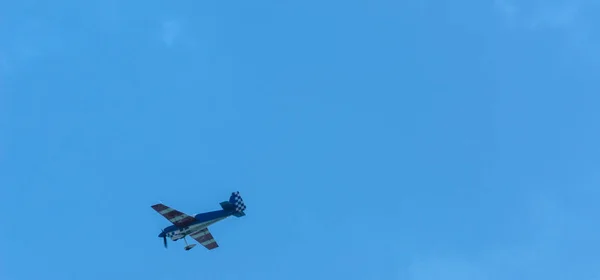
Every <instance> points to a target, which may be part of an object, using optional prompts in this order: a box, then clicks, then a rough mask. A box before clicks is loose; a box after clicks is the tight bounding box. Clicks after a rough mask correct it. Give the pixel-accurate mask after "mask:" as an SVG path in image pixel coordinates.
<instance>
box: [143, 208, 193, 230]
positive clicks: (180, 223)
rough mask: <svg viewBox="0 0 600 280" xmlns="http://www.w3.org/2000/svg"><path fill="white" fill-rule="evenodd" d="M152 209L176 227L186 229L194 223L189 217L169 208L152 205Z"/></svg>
mask: <svg viewBox="0 0 600 280" xmlns="http://www.w3.org/2000/svg"><path fill="white" fill-rule="evenodd" d="M152 209H154V210H155V211H156V212H158V214H161V215H162V216H163V217H165V218H166V219H167V220H169V221H170V222H171V223H173V224H174V225H175V226H177V227H180V228H182V227H186V226H189V225H190V224H191V223H193V222H195V221H196V219H195V218H194V217H192V216H190V215H187V214H185V213H182V212H180V211H177V210H175V209H173V208H171V207H169V206H166V205H164V204H162V203H159V204H155V205H152Z"/></svg>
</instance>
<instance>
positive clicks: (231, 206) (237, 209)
mask: <svg viewBox="0 0 600 280" xmlns="http://www.w3.org/2000/svg"><path fill="white" fill-rule="evenodd" d="M221 207H222V208H223V210H233V211H234V212H233V215H234V216H236V217H242V216H245V215H246V213H244V211H245V210H246V204H244V200H243V199H242V196H241V195H240V192H233V193H231V196H230V197H229V201H223V202H221Z"/></svg>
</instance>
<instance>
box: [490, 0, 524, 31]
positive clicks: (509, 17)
mask: <svg viewBox="0 0 600 280" xmlns="http://www.w3.org/2000/svg"><path fill="white" fill-rule="evenodd" d="M509 1H510V0H494V8H495V9H496V10H497V11H498V12H499V13H500V14H501V15H502V16H503V17H504V19H505V20H506V21H507V23H508V24H511V25H512V24H514V23H515V20H516V19H517V16H518V13H519V8H518V7H517V6H516V5H515V4H513V3H512V2H509Z"/></svg>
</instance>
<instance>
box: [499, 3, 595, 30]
mask: <svg viewBox="0 0 600 280" xmlns="http://www.w3.org/2000/svg"><path fill="white" fill-rule="evenodd" d="M493 4H494V8H495V10H496V11H497V12H498V13H499V14H500V15H501V16H502V17H503V18H504V20H505V21H506V22H507V23H509V24H511V25H512V24H516V25H518V26H520V27H522V28H526V29H529V30H538V29H544V28H557V29H562V28H569V27H573V26H576V25H577V24H578V23H580V20H579V19H580V18H581V17H582V14H581V13H580V11H581V9H582V6H584V5H585V3H583V2H579V1H569V0H560V1H549V0H546V1H517V0H494V2H493Z"/></svg>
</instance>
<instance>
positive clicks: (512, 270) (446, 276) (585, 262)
mask: <svg viewBox="0 0 600 280" xmlns="http://www.w3.org/2000/svg"><path fill="white" fill-rule="evenodd" d="M566 205H567V203H563V201H560V200H558V199H551V198H549V197H548V196H540V197H537V198H535V199H533V200H532V202H531V205H530V211H529V213H528V216H529V218H530V224H529V225H526V226H527V227H529V226H533V227H534V232H533V233H534V235H533V237H532V238H523V239H522V240H521V241H520V242H521V243H520V244H516V243H515V244H512V245H508V246H506V245H495V246H494V247H491V248H490V249H488V250H486V251H483V252H480V253H478V254H471V255H464V254H459V253H457V254H455V255H440V256H427V257H421V258H417V259H414V261H413V262H412V263H411V265H410V266H409V268H408V272H409V277H408V279H409V280H454V279H460V280H506V279H547V280H565V279H577V280H597V279H600V278H598V277H599V276H600V268H599V267H598V265H597V263H598V262H599V261H600V253H598V250H596V249H595V248H597V244H595V243H594V242H593V241H594V240H597V237H596V236H598V234H599V233H600V227H598V226H597V225H596V217H595V215H594V214H593V213H594V211H583V210H582V211H576V210H575V208H573V209H571V208H568V207H566ZM515 230H516V231H520V232H524V231H525V232H524V233H523V234H522V235H523V236H527V232H526V231H527V230H526V229H521V228H516V229H515ZM590 246H596V247H590Z"/></svg>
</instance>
